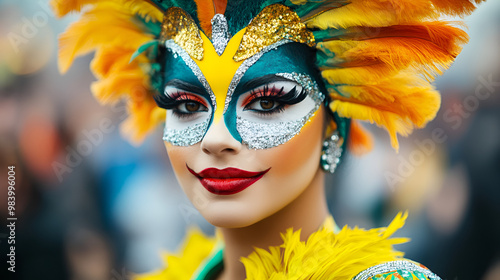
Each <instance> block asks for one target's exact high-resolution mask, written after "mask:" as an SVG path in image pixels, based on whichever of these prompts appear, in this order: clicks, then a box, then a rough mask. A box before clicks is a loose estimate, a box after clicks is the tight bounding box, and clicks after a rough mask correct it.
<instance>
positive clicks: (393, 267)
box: [353, 260, 441, 280]
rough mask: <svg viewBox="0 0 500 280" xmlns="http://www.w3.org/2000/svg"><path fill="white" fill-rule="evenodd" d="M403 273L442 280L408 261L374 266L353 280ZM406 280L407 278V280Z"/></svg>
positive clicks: (430, 279)
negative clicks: (396, 272) (393, 272)
mask: <svg viewBox="0 0 500 280" xmlns="http://www.w3.org/2000/svg"><path fill="white" fill-rule="evenodd" d="M397 270H399V271H403V272H405V271H406V272H408V273H409V272H417V273H421V274H423V275H425V276H426V277H427V278H429V280H441V278H440V277H439V276H437V275H436V274H434V273H432V272H431V271H430V270H428V269H425V268H423V267H421V266H419V265H418V264H416V263H414V262H410V261H406V260H399V261H392V262H386V263H382V264H379V265H376V266H372V267H370V268H368V269H366V270H363V271H361V272H360V273H359V274H358V275H356V277H354V278H353V280H367V279H369V278H370V277H373V276H375V275H377V274H385V273H389V272H391V271H397ZM405 279H406V278H405Z"/></svg>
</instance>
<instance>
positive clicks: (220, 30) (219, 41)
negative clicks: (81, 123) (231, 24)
mask: <svg viewBox="0 0 500 280" xmlns="http://www.w3.org/2000/svg"><path fill="white" fill-rule="evenodd" d="M230 38H231V36H230V34H229V31H228V27H227V20H226V17H224V15H222V14H216V15H215V16H214V17H213V18H212V45H213V46H214V48H215V52H217V54H218V55H219V56H221V55H222V54H223V53H224V50H225V49H226V46H227V43H228V42H229V39H230Z"/></svg>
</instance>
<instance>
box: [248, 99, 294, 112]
mask: <svg viewBox="0 0 500 280" xmlns="http://www.w3.org/2000/svg"><path fill="white" fill-rule="evenodd" d="M283 108H284V104H281V103H280V102H278V101H276V100H274V99H272V98H265V97H264V98H256V99H254V100H253V101H252V102H250V103H249V104H247V105H246V106H245V109H244V110H252V111H256V112H262V113H264V112H265V113H273V112H275V111H278V112H279V111H280V110H282V109H283Z"/></svg>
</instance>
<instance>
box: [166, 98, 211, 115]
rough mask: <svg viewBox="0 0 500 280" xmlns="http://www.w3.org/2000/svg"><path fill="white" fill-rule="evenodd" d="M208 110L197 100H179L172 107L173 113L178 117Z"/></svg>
mask: <svg viewBox="0 0 500 280" xmlns="http://www.w3.org/2000/svg"><path fill="white" fill-rule="evenodd" d="M200 112H208V108H207V107H206V106H205V105H203V104H201V103H199V102H197V101H181V102H180V103H179V104H178V105H177V106H176V107H175V108H174V109H173V113H174V114H175V115H177V116H178V117H181V118H182V117H189V116H191V115H194V114H196V113H200Z"/></svg>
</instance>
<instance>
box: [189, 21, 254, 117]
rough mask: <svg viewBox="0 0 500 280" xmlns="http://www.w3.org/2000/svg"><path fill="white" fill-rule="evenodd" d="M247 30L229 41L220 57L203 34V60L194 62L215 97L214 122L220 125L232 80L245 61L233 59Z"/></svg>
mask: <svg viewBox="0 0 500 280" xmlns="http://www.w3.org/2000/svg"><path fill="white" fill-rule="evenodd" d="M245 30H246V28H244V29H242V30H240V31H239V32H238V33H236V35H234V36H233V37H232V38H231V40H229V42H228V44H227V46H226V49H225V50H224V53H223V54H222V55H221V56H219V55H218V54H217V52H216V51H215V48H214V46H213V45H212V42H210V40H209V39H208V38H207V36H205V34H203V33H201V32H200V34H201V37H202V39H203V48H204V50H205V53H204V55H203V59H202V60H194V61H195V62H196V64H197V65H198V67H199V68H200V70H201V72H202V73H203V75H204V76H205V79H206V80H207V82H208V84H209V85H210V88H211V89H212V92H213V93H214V95H215V100H216V110H215V112H214V118H213V122H214V124H216V123H218V122H219V120H220V119H221V118H222V115H223V113H224V103H225V100H226V96H227V93H228V89H229V85H230V84H231V80H232V79H233V77H234V74H235V73H236V70H238V67H240V65H241V64H242V63H243V61H239V62H236V61H234V59H233V56H234V54H235V53H236V51H237V50H238V47H239V45H240V42H241V39H242V37H243V34H244V33H245Z"/></svg>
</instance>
